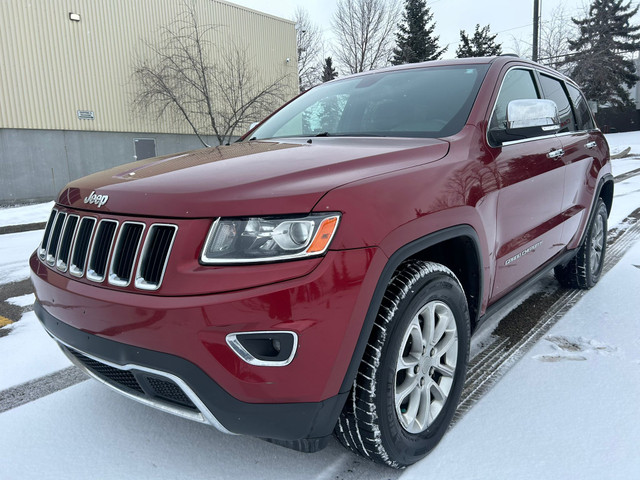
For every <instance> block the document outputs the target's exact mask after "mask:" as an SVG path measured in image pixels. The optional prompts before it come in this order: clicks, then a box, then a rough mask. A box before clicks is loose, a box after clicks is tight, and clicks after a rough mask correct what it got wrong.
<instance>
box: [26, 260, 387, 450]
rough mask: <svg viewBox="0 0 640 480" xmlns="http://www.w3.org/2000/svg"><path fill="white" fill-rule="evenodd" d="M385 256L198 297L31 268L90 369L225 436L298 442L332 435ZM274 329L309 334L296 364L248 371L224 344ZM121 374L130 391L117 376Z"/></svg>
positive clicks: (41, 306)
mask: <svg viewBox="0 0 640 480" xmlns="http://www.w3.org/2000/svg"><path fill="white" fill-rule="evenodd" d="M385 261H386V257H385V256H384V255H383V254H382V253H381V252H380V251H379V250H378V249H375V248H370V249H361V250H350V251H344V252H329V253H328V254H327V255H326V257H325V258H324V259H323V260H322V262H320V265H319V266H318V267H317V268H316V269H315V270H314V271H313V272H311V273H310V274H308V275H306V276H304V277H300V278H296V279H292V280H287V281H284V282H280V283H277V284H271V285H265V286H263V287H256V288H251V289H246V290H241V291H236V292H229V293H220V294H213V295H200V296H193V297H161V296H157V295H156V296H154V295H145V294H134V293H130V292H118V291H114V290H111V289H106V288H100V286H94V285H87V284H85V283H82V282H77V281H74V280H72V279H69V278H67V277H65V276H63V275H59V274H58V273H56V272H55V271H53V270H51V269H49V268H47V267H46V266H44V265H43V264H42V263H41V261H40V260H39V259H38V258H37V257H36V256H33V257H32V258H31V262H30V263H31V268H32V281H33V284H34V287H35V291H36V296H37V299H38V302H37V303H36V313H37V315H38V317H39V318H40V320H41V322H42V323H43V325H44V327H45V329H46V330H47V331H48V332H49V333H50V334H51V335H52V336H53V337H54V338H55V339H56V340H57V341H58V342H59V344H60V345H61V346H62V348H63V350H64V351H65V353H67V355H69V356H70V358H72V360H73V361H74V362H75V363H76V364H79V365H81V366H82V367H83V368H84V369H85V371H87V370H88V371H89V373H91V374H93V375H94V376H95V377H97V378H98V379H100V380H102V381H103V382H104V383H107V384H109V385H110V386H112V387H114V388H116V389H118V390H119V391H121V392H124V393H125V394H127V395H128V396H131V397H135V398H134V399H136V400H139V401H143V403H147V404H149V405H151V406H155V407H158V408H162V409H163V410H166V411H170V412H171V413H177V414H179V415H182V416H184V417H187V418H191V419H194V420H198V421H203V422H205V423H210V424H212V425H214V426H216V427H217V428H219V429H220V430H222V431H229V432H233V433H239V434H247V435H253V436H258V437H265V438H270V439H277V440H284V441H292V440H299V439H313V438H321V437H324V436H326V435H329V434H330V433H331V431H332V429H333V425H334V424H335V420H336V418H337V416H338V414H339V412H340V409H341V408H342V405H343V403H344V400H345V398H346V395H347V394H348V390H347V391H344V388H343V389H342V390H343V391H341V386H342V383H343V380H344V378H345V374H346V371H347V368H348V366H349V363H350V361H351V358H352V356H353V352H354V349H355V345H356V342H357V339H358V335H359V334H360V330H361V328H362V324H363V321H364V316H365V313H366V311H367V308H368V306H369V303H370V301H371V296H372V294H373V293H372V292H373V290H374V288H375V284H376V281H377V277H378V275H379V271H381V269H382V267H383V265H384V263H385ZM274 330H275V331H278V330H287V331H292V332H295V333H296V334H297V336H298V338H299V344H298V349H297V352H296V356H295V358H294V359H293V361H292V362H291V363H290V364H287V365H286V366H281V367H271V366H255V365H250V364H248V363H247V362H245V361H243V360H242V359H241V358H240V357H239V356H238V355H236V353H234V352H233V351H232V350H231V348H230V347H229V345H228V344H227V343H226V337H227V335H229V334H230V333H233V332H239V331H240V332H254V331H274ZM93 362H97V364H96V363H93ZM109 369H113V371H111V373H113V375H111V376H110V374H109V371H110V370H109ZM105 372H107V373H105ZM121 373H122V374H123V375H125V376H128V377H129V376H130V377H131V378H130V380H131V382H132V384H128V383H126V382H125V383H124V386H123V384H122V382H120V383H119V382H117V381H114V380H113V379H114V378H119V376H120V374H121ZM150 379H151V380H150ZM128 381H129V380H128ZM158 382H160V383H158ZM163 382H164V383H163ZM132 385H133V386H132ZM154 385H155V386H157V385H160V386H161V387H162V386H163V385H164V387H166V388H168V389H169V391H170V392H172V391H173V392H174V393H175V395H173V394H171V395H167V394H166V392H167V391H166V390H163V392H164V393H163V394H160V395H159V394H158V389H157V388H155V387H154ZM164 387H163V388H164Z"/></svg>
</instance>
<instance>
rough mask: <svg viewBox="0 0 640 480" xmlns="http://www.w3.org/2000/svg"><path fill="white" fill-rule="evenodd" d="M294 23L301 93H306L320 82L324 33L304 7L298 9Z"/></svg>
mask: <svg viewBox="0 0 640 480" xmlns="http://www.w3.org/2000/svg"><path fill="white" fill-rule="evenodd" d="M294 21H295V22H296V41H297V44H298V77H299V79H300V91H301V92H304V91H305V90H308V89H309V88H311V87H313V86H314V85H315V84H316V83H318V82H319V81H320V75H321V67H320V63H321V54H322V51H323V49H324V48H323V47H324V43H323V41H322V31H321V30H320V28H319V27H318V25H316V24H315V23H313V22H312V21H311V19H310V18H309V13H308V12H307V10H306V9H305V8H304V7H298V8H296V13H295V17H294Z"/></svg>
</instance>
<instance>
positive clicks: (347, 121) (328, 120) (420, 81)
mask: <svg viewBox="0 0 640 480" xmlns="http://www.w3.org/2000/svg"><path fill="white" fill-rule="evenodd" d="M487 70H488V65H468V66H467V65H465V66H462V67H461V66H454V67H429V68H414V69H409V70H399V71H392V72H380V73H372V74H369V75H364V76H360V77H355V78H347V79H344V80H341V81H337V82H331V83H327V84H324V85H320V86H318V87H316V88H313V89H311V90H310V91H309V92H307V93H305V94H304V95H302V96H300V97H299V98H297V99H296V100H294V101H293V102H291V103H290V104H289V105H287V106H286V107H284V108H283V109H282V110H280V111H279V112H277V113H276V114H275V115H273V117H271V118H270V119H269V120H267V121H266V122H265V123H264V124H263V125H262V126H261V127H260V128H259V129H258V130H256V131H255V133H254V137H252V138H256V139H267V138H279V137H299V136H303V137H308V136H314V135H325V136H393V137H445V136H449V135H453V134H455V133H457V132H459V131H460V130H461V129H462V127H463V126H464V124H465V123H466V121H467V118H468V116H469V112H470V111H471V107H472V106H473V102H474V101H475V98H476V95H477V93H478V90H479V88H480V85H481V83H482V80H483V79H484V76H485V74H486V72H487Z"/></svg>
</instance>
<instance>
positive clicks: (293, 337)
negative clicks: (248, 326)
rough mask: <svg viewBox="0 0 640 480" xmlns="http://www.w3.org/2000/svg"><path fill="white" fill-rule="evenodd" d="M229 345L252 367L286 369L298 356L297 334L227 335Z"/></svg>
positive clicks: (281, 332)
mask: <svg viewBox="0 0 640 480" xmlns="http://www.w3.org/2000/svg"><path fill="white" fill-rule="evenodd" d="M226 340H227V345H229V347H231V349H232V350H233V351H234V353H235V354H236V355H238V356H239V357H240V358H241V359H242V360H244V361H245V362H247V363H248V364H250V365H258V366H262V367H284V366H285V365H289V364H290V363H291V362H292V360H293V358H294V357H295V355H296V350H297V348H298V335H297V334H296V333H295V332H286V331H285V332H283V331H276V332H270V331H266V332H241V333H240V332H239V333H230V334H229V335H227V338H226Z"/></svg>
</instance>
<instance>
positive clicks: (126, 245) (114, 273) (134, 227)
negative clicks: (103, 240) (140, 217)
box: [109, 222, 144, 286]
mask: <svg viewBox="0 0 640 480" xmlns="http://www.w3.org/2000/svg"><path fill="white" fill-rule="evenodd" d="M143 231H144V225H143V224H141V223H132V222H125V223H124V224H123V225H122V229H121V230H120V234H119V237H118V241H117V242H116V247H115V251H114V254H113V262H112V264H111V274H110V275H109V283H111V284H113V285H119V286H126V285H129V282H130V281H131V277H132V275H133V266H134V264H135V260H136V256H137V255H138V248H139V247H140V240H142V232H143Z"/></svg>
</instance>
